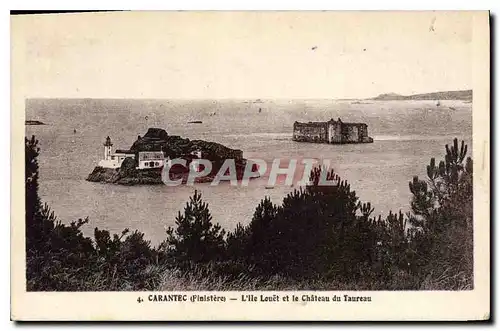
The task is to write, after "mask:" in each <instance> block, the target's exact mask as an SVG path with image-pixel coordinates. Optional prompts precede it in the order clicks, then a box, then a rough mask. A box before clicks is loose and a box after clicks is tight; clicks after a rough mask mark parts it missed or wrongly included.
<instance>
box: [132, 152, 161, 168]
mask: <svg viewBox="0 0 500 331" xmlns="http://www.w3.org/2000/svg"><path fill="white" fill-rule="evenodd" d="M164 164H165V156H164V155H163V152H139V160H138V164H137V169H154V168H161V167H163V165H164Z"/></svg>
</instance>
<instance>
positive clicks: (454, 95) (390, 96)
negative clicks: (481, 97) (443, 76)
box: [367, 90, 472, 101]
mask: <svg viewBox="0 0 500 331" xmlns="http://www.w3.org/2000/svg"><path fill="white" fill-rule="evenodd" d="M367 100H384V101H389V100H465V101H470V100H472V90H463V91H443V92H432V93H421V94H413V95H401V94H396V93H385V94H380V95H378V96H376V97H374V98H371V99H367Z"/></svg>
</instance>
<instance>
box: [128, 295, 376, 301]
mask: <svg viewBox="0 0 500 331" xmlns="http://www.w3.org/2000/svg"><path fill="white" fill-rule="evenodd" d="M145 299H146V298H145ZM143 301H148V302H227V301H239V302H248V303H255V302H258V303H262V302H270V303H272V302H371V301H372V297H371V296H354V295H348V294H335V295H317V294H283V295H281V294H241V295H234V296H230V295H215V294H150V295H148V296H147V299H146V300H144V299H143V298H141V297H139V298H138V299H137V302H139V303H141V302H143Z"/></svg>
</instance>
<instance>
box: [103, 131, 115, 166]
mask: <svg viewBox="0 0 500 331" xmlns="http://www.w3.org/2000/svg"><path fill="white" fill-rule="evenodd" d="M111 146H113V143H112V142H111V138H109V136H108V137H107V138H106V141H105V142H104V160H110V159H111Z"/></svg>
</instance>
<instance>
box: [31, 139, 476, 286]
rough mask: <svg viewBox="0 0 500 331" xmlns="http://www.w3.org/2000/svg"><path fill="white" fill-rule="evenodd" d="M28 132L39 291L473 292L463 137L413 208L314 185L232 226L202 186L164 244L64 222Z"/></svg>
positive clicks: (433, 167) (419, 190)
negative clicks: (378, 209)
mask: <svg viewBox="0 0 500 331" xmlns="http://www.w3.org/2000/svg"><path fill="white" fill-rule="evenodd" d="M37 144H38V141H37V140H36V139H35V137H32V138H31V139H26V141H25V153H26V168H25V169H26V266H27V269H26V277H27V289H28V290H30V291H61V290H64V291H113V290H174V289H175V290H300V289H304V290H305V289H308V290H418V289H423V290H468V289H472V287H473V243H472V238H473V223H472V160H471V158H466V154H467V146H466V145H464V143H463V142H462V143H461V145H460V146H459V144H458V141H457V139H455V140H454V142H453V145H451V146H448V145H447V146H446V155H445V159H444V160H443V161H441V162H439V164H436V162H435V160H434V159H431V161H430V164H429V165H428V166H427V177H428V178H427V179H426V180H421V179H419V178H418V177H414V178H413V180H412V181H411V182H410V183H409V189H410V191H411V193H412V199H411V201H410V204H411V212H409V213H407V214H402V213H401V212H399V213H398V214H393V213H390V214H389V215H387V216H386V217H385V218H382V217H381V216H378V217H373V216H372V215H371V214H372V212H373V208H372V206H371V204H370V203H362V202H361V201H359V199H358V197H357V196H356V192H355V191H353V190H351V187H350V185H349V184H348V183H347V182H346V181H343V180H342V179H341V178H339V176H338V175H336V174H335V173H334V172H333V171H330V172H329V173H328V179H329V180H333V181H334V182H335V185H332V186H320V185H318V181H319V177H320V171H321V169H319V168H316V169H314V170H313V171H312V172H311V175H310V179H311V184H310V185H308V186H306V187H304V188H301V189H297V190H295V191H294V192H292V193H290V194H289V195H287V196H286V197H285V198H284V199H283V202H282V204H281V205H275V204H273V203H272V202H271V201H270V200H269V199H268V198H265V199H263V200H262V201H261V202H260V204H259V205H258V206H257V207H256V209H255V212H254V215H253V218H252V220H251V221H249V222H248V224H247V225H242V224H238V226H237V227H236V229H235V230H234V231H232V232H226V231H225V230H224V229H222V228H221V227H220V226H219V225H218V224H217V223H215V222H213V220H212V216H211V214H210V211H209V208H208V205H207V204H206V203H205V202H203V199H202V197H201V194H199V193H198V192H196V191H195V193H194V195H193V196H192V197H191V198H190V201H189V202H188V203H187V204H186V206H185V208H184V211H183V212H182V213H181V212H179V214H178V216H177V218H176V227H175V228H169V229H168V230H167V233H166V235H165V241H164V242H163V243H161V244H160V245H159V246H158V247H152V246H151V244H150V242H149V241H146V240H145V239H144V235H143V234H142V233H140V232H137V231H135V232H130V231H129V230H128V229H125V230H124V231H123V232H122V233H121V234H119V235H118V234H113V235H111V234H110V233H109V232H108V231H106V230H99V229H97V228H96V229H95V230H94V236H93V238H90V237H85V236H84V235H83V233H82V232H81V227H82V226H83V225H84V224H86V223H88V222H89V220H88V219H84V220H82V219H79V220H77V221H75V222H73V223H71V224H70V225H65V224H62V223H61V222H60V221H58V220H57V218H56V217H55V215H54V213H53V212H52V211H51V210H50V208H49V207H48V206H47V205H46V204H43V203H42V202H41V200H40V198H39V196H38V162H37V157H38V155H39V148H38V147H37Z"/></svg>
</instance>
